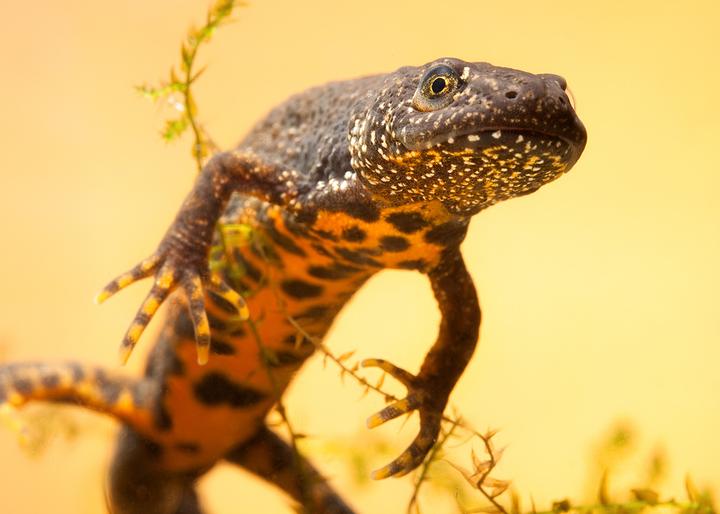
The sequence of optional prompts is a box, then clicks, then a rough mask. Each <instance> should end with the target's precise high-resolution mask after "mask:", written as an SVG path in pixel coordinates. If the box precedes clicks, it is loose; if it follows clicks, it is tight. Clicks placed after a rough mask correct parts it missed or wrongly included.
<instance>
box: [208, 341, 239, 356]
mask: <svg viewBox="0 0 720 514" xmlns="http://www.w3.org/2000/svg"><path fill="white" fill-rule="evenodd" d="M210 352H211V353H214V354H215V355H235V354H236V353H237V350H236V348H235V347H234V346H233V345H231V344H230V343H226V342H225V341H222V340H220V339H213V340H212V341H211V342H210Z"/></svg>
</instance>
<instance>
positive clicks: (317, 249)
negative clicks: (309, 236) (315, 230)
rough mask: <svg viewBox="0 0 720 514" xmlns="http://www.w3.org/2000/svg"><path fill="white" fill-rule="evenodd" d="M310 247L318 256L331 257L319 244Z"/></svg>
mask: <svg viewBox="0 0 720 514" xmlns="http://www.w3.org/2000/svg"><path fill="white" fill-rule="evenodd" d="M312 247H313V250H315V251H316V252H317V253H319V254H320V255H324V256H325V257H332V254H331V253H330V252H329V251H328V249H327V248H325V247H324V246H323V245H321V244H320V243H313V244H312Z"/></svg>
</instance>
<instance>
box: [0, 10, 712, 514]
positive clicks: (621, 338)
mask: <svg viewBox="0 0 720 514" xmlns="http://www.w3.org/2000/svg"><path fill="white" fill-rule="evenodd" d="M207 7H208V2H207V1H206V0H155V1H153V2H147V1H144V0H143V1H141V0H124V1H122V2H109V1H105V0H100V1H98V0H93V1H91V0H63V1H62V2H60V1H53V0H36V1H33V2H8V1H5V2H3V3H2V6H0V63H2V80H0V98H2V99H3V101H2V113H3V114H2V119H3V123H2V124H1V125H0V151H1V152H2V164H1V165H0V170H1V171H0V220H2V221H1V222H0V242H1V243H0V245H1V246H2V248H3V250H2V253H1V254H0V284H2V293H1V295H0V296H1V298H2V299H1V300H0V307H1V308H0V312H1V313H2V315H1V316H0V348H1V349H2V358H3V359H4V360H31V359H50V360H61V359H66V358H80V359H82V360H84V361H88V362H95V363H101V364H104V365H106V366H109V367H114V366H117V360H116V355H117V345H118V343H119V341H120V339H121V337H122V335H123V333H124V330H125V329H126V327H127V324H128V323H129V321H130V319H131V317H132V315H133V314H134V312H135V309H136V308H137V306H138V305H139V302H140V301H141V298H142V297H143V296H144V294H145V291H146V290H147V288H148V287H149V284H148V283H143V284H142V285H138V286H135V287H133V288H131V289H130V290H128V291H127V292H125V293H123V294H121V295H119V296H118V297H117V298H116V299H113V300H112V301H110V302H108V303H107V304H105V305H104V306H103V307H102V308H98V307H96V306H94V305H93V303H92V298H93V295H94V293H95V292H96V291H97V290H98V289H99V288H100V287H101V286H102V285H104V284H105V282H106V281H107V280H109V279H110V278H112V277H113V276H114V275H116V274H117V273H118V272H120V271H123V270H125V269H126V268H128V267H129V266H130V265H132V264H134V263H135V262H136V261H138V259H140V258H142V257H144V256H146V255H147V254H149V252H150V251H151V250H152V249H153V248H154V247H155V245H156V243H157V242H158V241H159V238H160V236H161V235H162V234H163V232H164V230H165V228H166V226H167V225H168V223H169V222H170V221H171V219H172V217H173V216H174V213H175V211H176V209H177V207H178V205H179V203H180V201H181V200H182V198H183V197H184V195H185V193H186V192H187V191H188V189H189V188H190V185H191V183H192V180H193V178H194V176H195V169H194V163H193V161H192V159H191V156H190V151H189V147H190V141H189V139H187V138H185V139H183V140H181V141H179V142H177V143H174V144H170V145H167V144H165V143H163V141H162V140H161V139H160V138H159V136H158V132H159V130H160V128H161V125H162V123H163V120H164V119H165V118H166V117H167V116H169V115H171V112H170V111H169V109H168V108H163V107H162V106H156V105H153V104H152V103H150V102H148V101H146V100H144V99H142V98H141V97H140V95H138V94H137V93H136V92H135V91H134V90H133V86H135V85H138V84H141V83H145V82H151V83H156V82H157V81H158V79H161V78H166V77H167V75H168V69H169V67H170V66H171V65H173V64H175V63H177V62H178V59H179V43H180V41H181V39H182V38H183V36H184V35H185V33H186V31H187V29H188V27H189V26H190V25H191V24H192V23H199V22H200V21H202V20H204V16H205V12H206V9H207ZM719 23H720V4H719V3H718V2H717V1H714V0H708V1H694V0H686V1H684V2H665V3H663V2H651V1H627V0H626V1H613V0H610V1H607V2H578V1H569V0H568V1H545V2H536V1H527V0H517V1H515V2H478V1H476V0H467V1H460V0H445V1H443V2H431V1H426V0H416V1H395V2H392V1H388V0H367V1H364V2H353V3H350V2H347V3H346V2H338V1H336V0H304V1H301V2H297V1H290V0H256V1H252V2H251V3H250V5H249V6H248V7H246V8H244V9H241V10H240V11H239V12H238V15H237V22H235V23H234V24H233V25H231V26H229V27H226V28H225V29H223V30H221V32H219V33H218V35H217V36H216V37H215V39H214V40H213V41H212V43H211V45H210V46H208V47H206V48H204V49H203V50H201V52H202V53H201V55H200V63H201V64H208V65H209V69H208V71H207V72H206V74H205V76H204V77H203V78H202V79H201V80H200V81H199V82H198V84H197V86H196V89H197V90H196V94H197V100H198V103H199V107H200V118H201V120H202V121H203V123H204V124H205V126H206V128H207V129H208V130H209V131H210V133H211V134H212V135H213V137H214V138H215V139H216V140H217V141H218V142H219V143H220V145H221V146H223V147H229V146H231V145H233V144H234V143H235V142H237V141H238V140H239V138H240V137H241V136H242V135H243V134H244V133H245V132H246V131H247V130H248V129H249V127H250V126H251V124H252V123H253V122H254V121H255V120H257V119H258V118H259V117H261V116H262V115H263V114H264V113H265V112H266V111H267V110H268V109H269V108H271V107H272V106H273V105H275V104H276V103H278V102H280V101H282V100H283V99H284V98H286V97H287V96H288V95H290V94H292V93H294V92H297V91H300V90H302V89H304V88H306V87H308V86H311V85H315V84H319V83H322V82H325V81H329V80H334V79H342V78H353V77H356V76H359V75H363V74H371V73H377V72H386V71H391V70H393V69H395V68H397V67H399V66H402V65H405V64H421V63H424V62H427V61H429V60H432V59H434V58H436V57H439V56H445V55H449V56H456V57H460V58H463V59H466V60H476V61H480V60H483V61H489V62H492V63H494V64H498V65H504V66H510V67H515V68H520V69H524V70H527V71H531V72H537V73H542V72H552V73H558V74H561V75H563V76H565V77H566V78H567V79H568V82H569V84H570V88H571V89H572V91H573V93H574V96H575V98H576V100H577V109H578V112H579V114H580V117H581V118H582V119H583V121H584V122H585V125H586V126H587V129H588V133H589V142H588V146H587V149H586V151H585V154H584V156H583V157H582V159H581V160H580V162H579V163H578V164H577V165H576V167H575V168H574V169H573V170H572V172H571V173H570V174H568V175H567V176H565V177H563V178H562V179H561V180H558V181H557V182H555V183H553V184H551V185H549V186H547V187H545V188H543V189H542V190H541V191H539V192H538V193H536V194H533V195H531V196H528V197H525V198H522V199H517V200H513V201H510V202H507V203H504V204H501V205H498V206H496V207H493V208H492V209H489V210H488V211H487V212H483V213H481V215H479V216H477V218H476V219H475V220H474V221H473V224H472V226H471V230H470V234H469V236H468V238H467V241H466V242H465V244H464V253H465V257H466V260H467V263H468V266H469V268H470V270H471V272H472V275H473V277H474V279H475V281H476V284H477V287H478V290H479V293H480V297H481V302H482V305H483V308H484V324H483V327H482V330H481V344H480V346H479V348H478V351H477V353H476V355H475V357H474V359H473V361H472V363H471V364H470V366H469V368H468V370H467V371H466V373H465V375H464V377H463V378H462V380H461V382H460V383H459V384H458V386H457V388H456V389H455V392H454V395H453V397H452V403H453V404H454V405H456V406H457V407H458V409H459V410H460V412H462V414H463V415H464V416H465V417H466V418H467V419H468V420H469V421H470V422H471V423H472V424H474V425H475V426H477V427H478V428H480V429H483V430H484V429H485V428H488V427H491V428H497V429H500V433H499V434H498V436H497V438H496V439H497V443H498V445H500V446H506V445H507V446H508V449H507V451H506V452H505V456H504V458H503V462H502V465H501V466H500V468H499V470H498V473H497V475H498V476H499V477H501V478H507V479H511V480H513V483H514V484H515V487H516V488H517V490H518V492H519V494H520V495H521V497H522V498H523V499H524V501H525V506H526V507H527V508H529V502H528V498H530V496H531V495H532V497H533V498H534V499H535V502H536V504H537V506H538V508H541V509H542V508H547V507H548V506H549V502H551V501H552V500H556V499H561V498H565V497H569V498H571V499H572V500H574V501H582V500H587V499H588V497H589V496H591V495H592V491H593V489H594V488H596V487H597V472H598V468H599V466H600V465H599V464H598V462H599V461H600V460H602V459H600V458H599V457H598V453H599V452H600V453H601V452H602V449H601V448H602V446H603V445H604V444H606V443H605V442H604V441H607V440H608V438H612V437H613V434H616V432H617V431H618V430H619V431H621V432H623V431H624V433H625V434H628V433H629V434H632V436H633V441H635V442H634V445H635V446H634V447H635V451H634V452H633V455H632V457H631V458H630V460H629V461H628V462H626V463H625V464H624V465H623V467H622V469H618V472H617V474H616V475H614V479H613V480H612V481H611V483H610V489H611V491H613V494H615V495H616V497H617V498H618V499H621V498H623V497H624V496H623V495H624V494H625V493H624V492H623V491H627V489H628V488H629V487H637V486H643V485H645V484H646V483H647V482H648V480H649V479H648V478H647V476H648V473H649V472H648V465H649V463H650V462H651V461H652V460H653V459H654V458H656V459H660V461H662V462H664V463H665V465H666V466H665V467H666V472H665V473H664V475H663V476H662V477H661V478H662V480H660V482H659V483H657V484H656V486H657V487H658V489H659V490H660V491H661V492H662V496H663V497H670V496H676V497H678V498H680V497H682V496H683V495H684V493H683V479H684V477H685V475H686V474H687V473H689V474H691V476H692V477H693V478H694V480H695V481H696V483H697V484H698V486H699V487H704V488H710V489H711V490H714V491H715V492H716V493H717V492H720V438H718V434H719V433H720V394H718V393H719V392H720V373H718V365H719V364H720V344H718V343H720V301H719V300H718V298H719V297H720V293H719V292H720V267H719V265H718V263H719V262H720V230H718V227H719V226H720V202H719V201H718V196H719V195H720V173H719V172H720V169H719V168H718V159H717V152H718V148H719V142H718V141H719V140H720V139H719V138H720V128H718V120H719V119H720V96H718V91H720V71H719V70H720V66H719V64H720V63H719V62H718V59H719V57H718V56H719V55H720V35H719V32H718V24H719ZM438 321H439V316H438V313H437V311H436V306H435V303H434V300H433V298H432V294H431V291H430V288H429V286H428V284H427V281H426V280H425V279H424V278H423V277H422V276H420V275H419V274H413V273H409V272H384V273H381V274H380V275H379V276H377V277H376V278H375V279H374V280H373V281H372V282H371V283H369V284H368V285H367V287H365V288H364V289H363V290H362V291H361V292H360V293H359V294H358V295H357V297H356V298H355V299H354V300H353V301H352V302H351V304H350V305H348V307H347V309H346V310H345V311H344V312H343V313H342V315H341V317H340V318H339V319H338V321H337V323H336V326H335V328H334V330H333V332H332V333H331V335H330V337H329V339H328V341H327V342H328V344H329V346H330V347H331V348H332V349H333V350H334V351H335V352H336V353H337V354H340V353H342V352H344V351H347V350H350V349H357V350H358V353H357V357H359V358H365V357H383V358H386V359H389V360H391V361H392V362H394V363H396V364H398V365H402V366H403V367H407V368H410V369H417V366H418V365H419V363H420V362H421V361H422V358H423V356H424V353H425V351H426V349H427V348H428V347H429V346H430V344H431V343H432V342H433V340H434V336H435V333H436V330H437V324H438ZM154 328H155V329H157V325H155V326H154ZM150 342H151V337H149V336H146V337H145V338H144V339H143V341H142V344H141V345H140V347H139V350H140V351H138V352H136V353H135V354H134V356H133V358H132V359H131V364H130V366H129V367H130V369H131V370H134V371H137V370H139V369H140V368H141V366H142V353H143V352H144V351H147V350H148V348H149V347H150ZM360 396H361V391H360V389H358V388H357V387H356V386H355V385H354V384H352V383H350V382H347V381H346V384H345V385H344V386H343V385H341V382H340V379H339V377H338V373H337V371H336V370H335V369H334V368H332V366H328V367H327V368H326V369H323V366H322V363H321V362H320V360H319V359H316V360H313V361H312V362H311V363H310V364H309V365H307V366H306V368H305V369H304V370H303V372H302V373H301V374H300V375H299V377H298V379H297V381H296V383H295V384H294V385H293V386H292V388H291V390H290V393H289V396H288V400H287V404H288V408H289V412H290V415H291V417H292V419H293V420H294V421H295V424H296V426H297V428H298V430H300V431H302V432H303V433H306V434H309V435H310V436H312V439H311V442H310V444H309V448H308V451H309V452H310V453H311V455H314V458H315V460H317V461H319V462H320V463H321V466H322V467H323V469H324V470H325V471H326V472H327V474H328V475H330V476H332V477H333V479H334V483H335V484H336V486H337V487H338V488H339V489H340V490H341V491H343V492H344V493H345V494H346V496H347V497H348V498H349V499H350V501H351V502H352V503H353V504H354V505H355V506H357V508H358V510H359V512H368V513H369V512H389V513H392V512H398V513H399V512H404V509H405V505H406V498H407V497H408V496H409V494H410V490H411V486H410V481H409V480H407V479H401V480H387V481H383V482H379V483H369V484H368V483H362V482H361V481H359V479H358V478H357V476H356V475H357V471H358V469H359V470H360V472H361V473H360V476H367V474H368V473H369V471H370V470H371V469H374V468H376V467H379V466H380V465H382V464H384V463H385V461H386V460H387V459H388V455H384V454H382V453H373V452H368V450H367V448H370V447H374V446H382V445H383V444H389V445H391V446H392V448H393V449H392V450H390V451H391V452H395V451H396V450H397V449H400V448H404V447H405V445H406V444H407V443H408V442H409V441H410V439H411V438H412V437H413V435H414V432H415V421H414V420H413V421H411V422H409V423H408V424H407V425H406V426H405V427H404V428H402V429H401V424H402V423H400V422H396V423H394V424H389V425H388V426H385V427H382V428H381V429H376V430H375V431H373V432H372V433H370V432H368V431H367V430H366V429H365V424H364V423H365V421H364V420H365V417H366V416H367V415H369V414H371V413H372V412H374V411H375V410H377V409H378V408H379V407H381V405H382V400H381V399H380V398H379V397H376V396H373V395H370V396H368V397H366V398H364V399H362V400H361V399H359V398H360ZM331 401H332V402H333V405H334V406H336V407H337V408H334V409H333V411H332V412H329V411H328V410H327V409H326V406H327V405H328V404H329V403H330V402H331ZM40 412H44V411H40ZM58 416H60V419H61V421H60V422H58V423H55V424H54V425H53V423H54V422H53V423H50V425H52V426H55V429H53V430H51V431H53V432H55V431H59V432H63V431H64V428H62V427H63V426H64V425H65V424H66V423H67V424H71V425H72V426H75V429H76V430H78V431H79V436H78V437H77V438H75V439H74V440H71V441H66V440H64V439H63V438H58V439H57V440H54V441H52V442H51V443H50V444H49V445H48V447H47V448H46V449H45V450H44V451H43V452H42V453H41V455H40V456H39V457H36V458H29V457H28V456H27V455H26V454H25V453H24V452H23V451H22V450H21V449H20V448H19V446H18V443H17V440H16V438H15V436H14V434H13V433H12V431H10V430H6V429H2V430H0V478H1V480H0V498H1V499H2V500H1V501H2V509H1V510H2V511H3V512H7V513H12V514H30V513H36V512H54V513H58V514H60V513H66V512H67V513H81V514H91V513H99V512H104V510H103V509H104V507H103V493H102V481H103V474H104V470H105V467H106V465H107V462H108V459H109V455H110V451H111V448H112V436H113V433H114V431H115V429H116V427H115V425H114V423H112V422H110V421H108V420H104V419H101V418H100V417H99V416H95V415H90V414H85V413H81V412H79V411H73V410H71V409H65V410H63V411H62V412H61V413H60V414H59V415H58ZM40 418H41V419H43V420H45V421H47V420H48V419H51V417H49V416H48V415H43V416H40ZM45 421H44V422H45ZM51 428H52V427H51ZM65 428H67V427H65ZM628 431H629V432H628ZM616 435H617V434H616ZM473 445H474V446H475V448H476V449H478V448H479V446H478V445H477V443H473V442H468V443H467V444H465V445H463V446H460V447H458V448H454V449H452V450H451V452H452V453H453V460H454V461H455V462H457V463H459V464H461V465H464V466H466V467H469V466H470V464H469V449H470V447H472V446H473ZM456 446H457V445H456ZM441 471H443V470H441V469H440V468H438V472H441ZM443 472H447V473H450V472H449V471H447V469H445V470H444V471H443ZM201 493H202V495H203V497H204V499H205V500H206V503H207V504H208V506H209V508H208V511H209V512H210V513H211V514H224V513H231V512H238V511H240V510H241V511H243V512H263V513H287V512H290V508H289V507H288V503H287V500H286V499H285V498H283V497H282V496H280V495H279V494H277V493H275V491H274V490H272V489H270V488H269V487H267V486H265V485H263V484H260V483H259V482H256V481H254V480H253V479H251V478H250V477H248V476H247V475H245V474H244V473H242V472H241V471H239V470H237V469H235V468H231V467H227V466H220V467H218V468H216V469H215V470H214V471H213V472H212V473H211V474H210V475H209V476H208V478H207V479H206V480H204V481H203V483H202V487H201ZM451 496H452V494H451V493H447V492H439V493H431V494H429V495H428V496H427V497H426V498H424V499H423V503H422V505H423V506H424V507H425V508H424V512H429V513H444V512H448V513H449V512H455V510H453V509H454V507H453V500H452V497H451ZM248 502H250V503H249V504H248Z"/></svg>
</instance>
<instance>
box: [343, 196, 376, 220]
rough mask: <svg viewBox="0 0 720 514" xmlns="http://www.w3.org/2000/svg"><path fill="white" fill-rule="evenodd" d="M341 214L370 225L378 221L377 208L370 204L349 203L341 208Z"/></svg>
mask: <svg viewBox="0 0 720 514" xmlns="http://www.w3.org/2000/svg"><path fill="white" fill-rule="evenodd" d="M342 212H344V213H345V214H347V215H348V216H352V217H353V218H357V219H360V220H363V221H367V222H368V223H372V222H374V221H377V220H379V219H380V210H379V209H378V208H377V206H376V205H375V204H373V203H370V202H362V201H358V202H350V203H347V204H345V205H344V206H343V209H342Z"/></svg>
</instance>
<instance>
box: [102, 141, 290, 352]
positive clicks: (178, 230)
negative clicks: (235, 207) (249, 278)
mask: <svg viewBox="0 0 720 514" xmlns="http://www.w3.org/2000/svg"><path fill="white" fill-rule="evenodd" d="M294 178H295V176H294V174H293V173H292V172H282V171H281V170H278V169H277V168H275V167H273V166H268V165H266V164H263V163H262V162H261V161H260V160H259V159H258V158H256V157H255V156H253V155H252V154H248V153H242V152H237V151H236V152H225V153H221V154H218V155H216V156H215V157H213V158H212V159H211V160H210V161H209V162H208V163H207V165H206V166H205V167H204V168H203V170H202V172H201V173H200V176H199V177H198V179H197V181H196V182H195V186H194V187H193V189H192V191H191V192H190V194H189V195H188V197H187V198H186V199H185V202H184V203H183V205H182V207H181V208H180V211H179V212H178V214H177V216H176V217H175V221H173V223H172V225H171V226H170V228H169V229H168V231H167V233H166V234H165V236H164V237H163V239H162V241H161V242H160V245H159V246H158V248H157V250H156V251H155V253H153V254H152V255H151V256H150V257H149V258H147V259H145V260H144V261H142V262H141V263H140V264H138V265H137V266H135V267H134V268H133V269H131V270H130V271H128V272H127V273H124V274H123V275H120V276H119V277H117V278H116V279H115V280H113V281H112V282H110V283H109V284H108V285H107V286H105V288H104V289H103V290H102V291H101V292H100V294H99V295H98V297H97V301H98V302H102V301H104V300H106V299H107V298H109V297H110V296H112V295H113V294H115V293H116V292H117V291H119V290H120V289H123V288H124V287H126V286H128V285H130V284H132V283H133V282H136V281H138V280H140V279H142V278H145V277H149V276H151V275H154V276H155V284H154V285H153V288H152V289H151V290H150V294H149V295H148V296H147V298H146V299H145V302H144V303H143V305H142V306H141V307H140V310H139V311H138V313H137V315H136V316H135V319H134V320H133V322H132V324H131V325H130V328H129V329H128V331H127V333H126V335H125V338H124V339H123V342H122V346H121V358H122V360H123V362H124V361H126V360H127V358H128V357H129V355H130V352H131V351H132V349H133V348H134V346H135V345H136V344H137V341H138V339H139V338H140V336H141V334H142V333H143V330H144V329H145V327H146V326H147V325H148V323H149V322H150V319H151V318H152V317H153V315H154V314H155V312H156V311H157V309H158V307H159V306H160V304H161V303H162V302H163V301H165V299H166V298H167V297H168V295H169V294H170V293H171V292H172V291H173V290H174V289H180V290H181V291H182V292H183V293H184V294H185V295H186V296H187V298H188V305H189V310H190V317H191V319H192V321H193V326H194V327H195V339H196V342H197V359H198V363H199V364H205V363H206V362H207V360H208V355H209V351H210V325H209V323H208V318H207V314H206V312H205V305H204V291H203V289H209V290H211V291H213V292H214V293H216V294H218V295H219V296H221V297H222V298H224V299H225V300H227V301H228V302H229V303H230V304H232V305H233V306H234V307H235V308H236V310H237V312H238V315H239V316H240V317H241V318H245V319H247V317H248V316H249V313H248V309H247V305H246V304H245V301H244V299H243V298H242V297H241V296H240V295H239V294H238V293H236V292H235V291H233V290H232V289H231V288H230V287H229V286H228V285H227V284H226V283H225V282H224V281H223V280H222V278H221V277H220V276H219V275H216V274H212V273H211V272H210V271H209V269H208V255H209V252H210V246H211V243H212V238H213V233H214V231H215V225H216V223H217V221H218V219H219V218H220V216H221V215H222V212H223V210H224V209H225V206H226V204H227V202H228V200H229V199H230V196H231V195H232V193H234V192H239V193H242V194H247V195H252V196H255V197H258V198H261V199H263V200H266V201H269V202H272V203H276V204H283V205H287V204H289V203H291V202H292V200H293V199H294V198H295V197H296V195H297V189H296V186H295V182H294Z"/></svg>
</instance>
